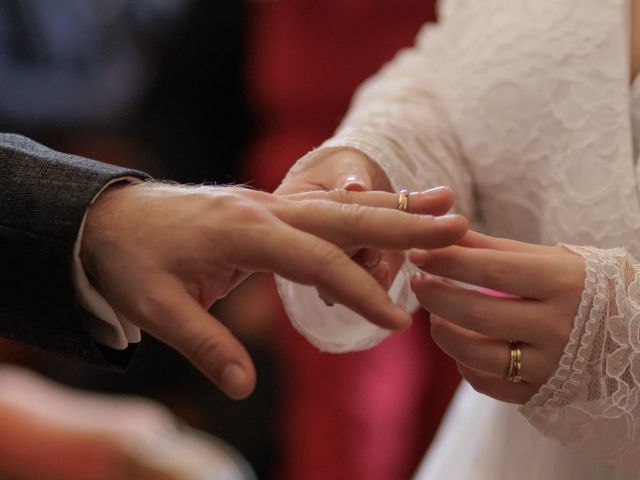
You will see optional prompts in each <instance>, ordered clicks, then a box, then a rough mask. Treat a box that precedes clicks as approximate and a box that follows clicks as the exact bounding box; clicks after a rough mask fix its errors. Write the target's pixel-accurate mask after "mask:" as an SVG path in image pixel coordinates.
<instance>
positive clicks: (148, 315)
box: [137, 289, 170, 321]
mask: <svg viewBox="0 0 640 480" xmlns="http://www.w3.org/2000/svg"><path fill="white" fill-rule="evenodd" d="M169 308H170V300H169V297H168V296H167V295H166V293H165V292H163V291H161V290H158V289H153V290H149V291H147V292H145V294H144V295H142V296H141V297H140V299H139V301H138V308H137V311H138V316H139V319H140V320H142V321H146V320H149V319H153V318H157V317H159V316H162V315H164V314H166V312H167V310H168V309H169Z"/></svg>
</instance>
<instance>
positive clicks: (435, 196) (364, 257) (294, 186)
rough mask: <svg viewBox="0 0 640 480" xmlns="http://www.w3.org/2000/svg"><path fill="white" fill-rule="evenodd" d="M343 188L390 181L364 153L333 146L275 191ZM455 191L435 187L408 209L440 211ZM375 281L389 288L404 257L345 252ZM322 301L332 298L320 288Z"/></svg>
mask: <svg viewBox="0 0 640 480" xmlns="http://www.w3.org/2000/svg"><path fill="white" fill-rule="evenodd" d="M334 189H344V190H348V191H353V192H365V191H370V190H380V191H386V192H391V191H392V189H391V184H390V182H389V179H388V178H387V176H386V174H385V173H384V172H383V171H382V169H381V168H380V167H379V166H378V165H377V164H376V163H375V162H374V161H372V160H371V159H369V158H368V157H367V156H366V155H364V154H362V153H360V152H358V151H357V150H353V149H350V148H340V149H332V150H329V151H328V152H326V153H324V154H321V155H319V156H317V157H315V158H314V159H313V160H311V161H310V162H307V163H305V164H304V166H303V167H302V168H297V169H295V170H294V171H292V172H290V173H289V174H288V175H287V176H286V178H285V179H284V180H283V182H282V184H281V185H280V186H279V187H278V188H277V189H276V191H275V192H274V193H275V194H277V195H291V194H297V193H302V192H309V191H314V190H325V191H326V190H334ZM453 202H454V195H453V192H452V191H451V190H450V189H448V188H443V187H440V188H435V189H433V190H431V191H430V194H429V195H422V196H421V199H420V201H419V202H415V201H414V202H412V201H411V199H410V200H409V205H408V209H407V211H408V212H410V213H419V214H428V215H443V214H445V213H447V212H448V211H449V210H450V209H451V207H452V206H453ZM348 253H349V254H350V255H351V256H352V257H353V260H354V261H355V262H356V263H358V264H360V265H361V266H362V267H363V268H364V269H365V270H367V271H368V272H369V273H370V274H371V275H373V277H374V278H375V279H376V280H377V281H378V283H379V284H380V285H381V286H382V287H383V288H385V289H389V287H390V286H391V283H392V282H393V279H394V278H395V276H396V274H397V272H398V270H399V269H400V267H401V266H402V262H403V260H404V256H403V254H401V253H399V252H394V251H382V250H379V249H372V248H365V249H361V250H357V251H352V252H348ZM320 296H321V297H322V298H324V299H325V301H330V300H332V299H331V298H330V296H329V295H328V294H327V293H326V292H320Z"/></svg>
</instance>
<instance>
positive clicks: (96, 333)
mask: <svg viewBox="0 0 640 480" xmlns="http://www.w3.org/2000/svg"><path fill="white" fill-rule="evenodd" d="M119 182H129V183H141V180H140V179H139V178H136V177H121V178H115V179H113V180H111V181H110V182H108V183H107V184H106V185H105V186H104V187H102V189H100V191H99V192H98V193H97V194H96V196H95V197H93V199H92V200H91V203H90V204H89V208H91V205H93V203H94V202H95V201H96V199H97V198H98V197H99V196H100V195H101V194H102V192H104V191H105V190H106V189H107V188H109V187H110V186H112V185H113V184H115V183H119ZM89 208H87V211H86V212H85V214H84V217H83V218H82V223H81V224H80V229H79V230H78V238H77V239H76V243H75V245H74V247H73V265H72V276H73V284H74V288H75V291H76V296H77V298H78V303H79V304H80V306H81V307H82V308H84V309H85V310H87V311H88V312H89V313H91V314H92V316H88V315H85V318H86V320H85V325H84V326H85V328H86V329H87V332H89V335H90V336H91V337H92V338H93V340H94V341H96V342H97V343H100V344H101V345H104V346H106V347H109V348H114V349H116V350H125V349H126V348H127V347H128V346H129V344H130V343H138V342H140V329H139V328H138V327H136V326H135V325H133V324H132V323H131V322H129V321H128V320H127V319H125V318H124V317H122V315H120V316H117V315H116V312H115V311H114V310H113V308H111V305H109V303H108V302H107V301H106V300H105V298H104V297H103V296H102V295H101V294H100V293H99V292H98V291H97V290H96V289H95V288H93V286H92V285H91V282H90V281H89V278H88V277H87V274H86V272H85V270H84V267H83V265H82V260H80V245H81V244H82V234H83V232H84V226H85V223H86V221H87V214H88V213H89Z"/></svg>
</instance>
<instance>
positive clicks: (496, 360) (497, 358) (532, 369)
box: [431, 315, 548, 384]
mask: <svg viewBox="0 0 640 480" xmlns="http://www.w3.org/2000/svg"><path fill="white" fill-rule="evenodd" d="M431 336H432V337H433V340H434V341H435V342H436V344H437V345H438V346H439V347H440V348H441V349H442V351H444V352H445V353H446V354H447V355H449V356H450V357H451V358H453V359H454V360H456V361H457V362H458V363H460V364H462V365H464V366H465V367H467V368H470V369H472V370H475V371H477V372H480V373H484V374H486V375H493V376H496V377H501V378H505V377H506V375H507V372H508V370H509V362H510V359H511V353H510V352H511V350H510V349H511V347H510V345H509V342H505V341H504V340H498V339H496V338H491V337H487V336H486V335H481V334H479V333H476V332H473V331H471V330H467V329H464V328H462V327H459V326H458V325H455V324H453V323H451V322H448V321H447V320H445V319H444V318H442V317H439V316H438V315H431ZM518 347H519V348H520V351H521V353H522V359H523V361H522V367H521V369H520V376H521V377H522V379H523V380H524V381H526V382H529V383H534V384H542V383H544V382H545V381H546V380H547V378H548V375H547V374H546V372H547V371H548V362H547V361H546V358H545V357H544V355H543V354H542V353H541V352H539V351H537V350H536V349H534V348H533V347H532V346H531V345H528V344H527V343H524V342H518Z"/></svg>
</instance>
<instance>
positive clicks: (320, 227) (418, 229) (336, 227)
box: [274, 192, 468, 250]
mask: <svg viewBox="0 0 640 480" xmlns="http://www.w3.org/2000/svg"><path fill="white" fill-rule="evenodd" d="M371 193H373V192H371ZM368 194H369V193H366V194H361V195H368ZM274 213H276V215H277V216H278V217H279V218H280V219H281V220H283V221H284V222H285V223H287V224H289V225H291V226H293V227H295V228H297V229H299V230H303V231H305V232H308V233H311V234H313V235H316V236H318V237H321V238H324V239H325V240H327V241H329V242H331V243H334V244H336V245H338V246H340V247H342V248H344V249H350V248H357V247H377V248H383V249H391V250H408V249H410V248H438V247H443V246H448V245H451V244H452V243H453V242H455V241H457V240H458V239H459V238H460V237H461V236H462V235H463V234H464V232H465V231H466V229H467V227H468V222H467V220H466V219H465V218H464V217H461V216H459V215H446V216H443V217H431V216H424V215H407V214H406V213H404V212H400V211H397V210H391V209H386V208H372V207H369V206H362V205H357V204H340V203H335V202H323V201H314V202H291V201H289V202H286V201H283V202H280V205H279V207H277V211H276V212H274Z"/></svg>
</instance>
